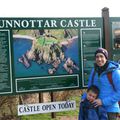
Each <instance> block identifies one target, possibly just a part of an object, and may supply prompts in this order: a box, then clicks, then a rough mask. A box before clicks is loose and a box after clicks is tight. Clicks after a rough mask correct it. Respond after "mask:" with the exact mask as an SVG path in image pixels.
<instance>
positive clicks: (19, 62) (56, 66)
mask: <svg viewBox="0 0 120 120" xmlns="http://www.w3.org/2000/svg"><path fill="white" fill-rule="evenodd" d="M13 45H14V47H13V51H14V70H15V77H34V76H49V75H67V74H68V75H69V74H77V73H79V58H78V56H79V53H78V51H79V50H78V48H79V47H78V30H76V29H37V30H31V29H27V30H13Z"/></svg>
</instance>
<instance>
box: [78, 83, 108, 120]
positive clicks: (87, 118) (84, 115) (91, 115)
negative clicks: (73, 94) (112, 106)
mask: <svg viewBox="0 0 120 120" xmlns="http://www.w3.org/2000/svg"><path fill="white" fill-rule="evenodd" d="M98 95H99V89H98V87H97V86H95V85H91V86H90V87H89V88H88V89H87V97H86V99H85V100H84V101H81V103H80V109H79V118H78V119H79V120H108V116H107V112H106V110H105V109H104V108H103V107H102V106H99V107H94V104H92V102H93V101H94V100H95V99H97V97H98Z"/></svg>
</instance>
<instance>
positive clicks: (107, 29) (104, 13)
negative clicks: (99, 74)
mask: <svg viewBox="0 0 120 120" xmlns="http://www.w3.org/2000/svg"><path fill="white" fill-rule="evenodd" d="M102 17H103V32H104V37H105V48H106V49H107V50H108V53H109V56H108V57H109V59H110V58H111V57H112V54H111V50H110V21H109V8H106V7H105V8H103V9H102Z"/></svg>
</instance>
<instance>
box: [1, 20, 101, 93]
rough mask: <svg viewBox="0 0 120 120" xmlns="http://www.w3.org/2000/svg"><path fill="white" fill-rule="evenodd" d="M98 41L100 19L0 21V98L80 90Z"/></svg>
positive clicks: (99, 44) (85, 83)
mask: <svg viewBox="0 0 120 120" xmlns="http://www.w3.org/2000/svg"><path fill="white" fill-rule="evenodd" d="M101 41H102V19H101V18H0V68H1V69H0V81H1V84H0V86H1V87H0V94H1V95H2V94H9V93H10V94H18V93H29V92H40V91H53V90H54V91H55V90H65V89H78V88H82V87H84V86H85V85H87V79H88V78H87V77H86V76H88V75H87V74H88V73H89V69H90V68H91V62H93V54H94V50H95V49H96V48H97V47H99V46H101V44H102V42H101ZM88 49H89V50H88Z"/></svg>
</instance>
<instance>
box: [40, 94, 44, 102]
mask: <svg viewBox="0 0 120 120" xmlns="http://www.w3.org/2000/svg"><path fill="white" fill-rule="evenodd" d="M39 103H43V93H39Z"/></svg>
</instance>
